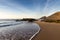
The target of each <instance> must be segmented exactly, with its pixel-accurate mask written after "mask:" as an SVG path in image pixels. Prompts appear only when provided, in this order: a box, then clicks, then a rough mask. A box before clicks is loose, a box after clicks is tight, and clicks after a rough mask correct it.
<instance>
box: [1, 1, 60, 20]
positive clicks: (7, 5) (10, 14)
mask: <svg viewBox="0 0 60 40" xmlns="http://www.w3.org/2000/svg"><path fill="white" fill-rule="evenodd" d="M58 11H60V0H0V19H22V18H40V17H42V16H49V15H51V14H53V13H55V12H58Z"/></svg>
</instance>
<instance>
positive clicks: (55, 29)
mask: <svg viewBox="0 0 60 40" xmlns="http://www.w3.org/2000/svg"><path fill="white" fill-rule="evenodd" d="M36 23H37V24H38V25H39V26H40V28H41V31H40V32H39V33H38V34H37V35H36V36H35V37H34V38H33V39H32V40H60V23H47V22H40V21H37V22H36Z"/></svg>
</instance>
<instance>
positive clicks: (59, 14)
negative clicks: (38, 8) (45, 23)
mask: <svg viewBox="0 0 60 40" xmlns="http://www.w3.org/2000/svg"><path fill="white" fill-rule="evenodd" d="M47 19H49V20H60V12H56V13H54V14H52V15H50V16H48V17H47Z"/></svg>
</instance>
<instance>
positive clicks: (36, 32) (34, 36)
mask: <svg viewBox="0 0 60 40" xmlns="http://www.w3.org/2000/svg"><path fill="white" fill-rule="evenodd" d="M36 24H37V23H36ZM37 26H38V27H39V25H38V24H37ZM39 32H40V27H39V30H38V31H37V32H36V33H35V34H34V35H33V36H32V37H31V38H30V39H29V40H32V39H33V38H34V37H35V36H36V35H37V34H38V33H39Z"/></svg>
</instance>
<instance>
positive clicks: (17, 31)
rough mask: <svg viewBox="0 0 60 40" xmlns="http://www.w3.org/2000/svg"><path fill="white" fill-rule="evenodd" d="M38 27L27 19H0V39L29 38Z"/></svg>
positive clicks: (22, 39)
mask: <svg viewBox="0 0 60 40" xmlns="http://www.w3.org/2000/svg"><path fill="white" fill-rule="evenodd" d="M38 30H39V27H38V25H37V24H36V23H31V22H27V21H19V22H16V21H0V40H29V39H30V38H31V37H32V36H33V35H34V34H35V33H36V32H37V31H38Z"/></svg>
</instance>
